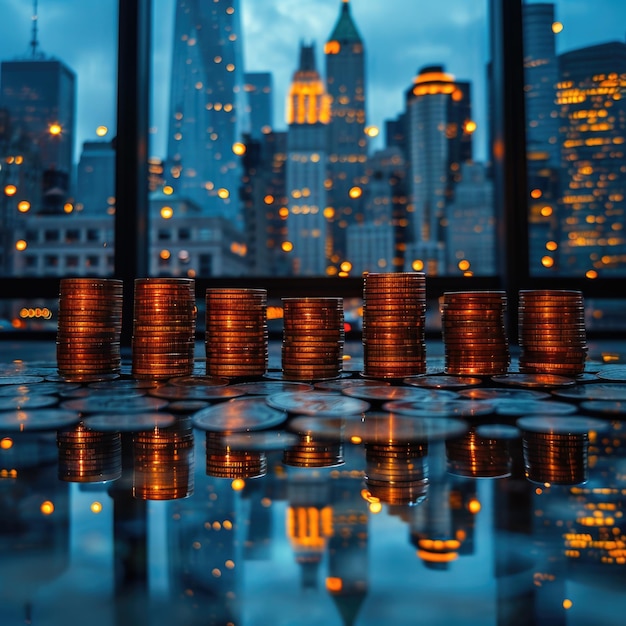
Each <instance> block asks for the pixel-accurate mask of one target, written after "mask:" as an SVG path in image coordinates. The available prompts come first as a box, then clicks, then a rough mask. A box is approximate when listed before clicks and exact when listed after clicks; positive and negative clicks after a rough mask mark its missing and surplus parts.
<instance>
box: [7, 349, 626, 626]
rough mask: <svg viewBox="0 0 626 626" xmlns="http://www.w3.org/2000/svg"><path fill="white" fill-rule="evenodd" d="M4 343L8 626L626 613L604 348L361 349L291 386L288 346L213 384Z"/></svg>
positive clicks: (612, 370) (622, 387) (625, 535)
mask: <svg viewBox="0 0 626 626" xmlns="http://www.w3.org/2000/svg"><path fill="white" fill-rule="evenodd" d="M0 345H1V346H2V352H1V354H2V363H1V364H0V406H1V407H2V409H1V410H0V624H2V626H12V625H14V624H16V625H17V624H34V625H35V624H36V625H54V626H57V625H64V626H67V625H74V624H77V625H78V624H80V625H84V624H90V625H96V626H126V625H128V626H131V625H132V626H136V625H138V624H148V625H155V626H160V625H167V626H170V625H174V624H175V625H177V626H187V625H189V626H192V625H194V626H195V625H203V626H204V625H212V624H218V625H224V626H226V625H231V624H233V625H242V626H246V625H248V626H262V625H266V624H279V625H293V624H297V625H305V624H311V625H313V624H315V625H320V624H324V625H325V626H334V625H344V624H345V625H347V624H354V625H359V626H366V625H377V626H378V625H381V624H385V625H387V624H394V625H405V624H406V625H409V624H410V625H414V624H424V625H428V626H433V625H444V624H445V625H448V624H457V625H463V626H474V625H476V626H488V625H498V626H517V625H534V624H540V625H549V626H553V625H559V624H563V625H566V624H567V625H568V626H572V625H583V624H599V625H602V626H611V625H615V626H618V625H619V626H621V625H623V624H624V619H625V618H624V615H626V593H624V589H625V585H626V520H625V519H624V509H625V505H626V426H625V422H624V419H625V416H626V376H625V374H626V371H625V370H626V366H624V365H622V361H619V360H616V361H614V362H605V361H604V358H603V353H602V351H601V350H598V351H595V352H594V351H593V350H591V351H590V359H589V363H588V364H587V368H586V369H587V371H586V373H585V375H584V376H581V377H580V378H579V379H577V380H573V381H571V382H569V381H556V380H552V381H547V380H546V381H544V382H543V383H540V382H539V383H538V382H537V381H532V380H529V379H523V378H519V379H518V377H516V376H515V374H516V372H515V368H514V364H513V365H512V368H511V369H512V371H511V378H509V379H507V378H499V379H496V380H495V381H494V380H492V379H491V378H490V377H479V380H476V381H470V380H465V381H462V380H455V379H454V377H450V376H445V375H443V374H442V368H441V365H442V361H441V359H440V358H439V357H437V356H436V354H435V356H433V357H432V358H431V359H429V371H428V377H423V380H421V381H420V380H417V379H415V380H413V379H411V380H407V381H372V380H371V379H365V378H364V377H363V376H362V375H361V373H360V365H359V359H358V349H356V348H355V351H354V355H353V358H352V359H350V360H347V361H346V367H345V371H344V375H343V376H342V377H341V378H340V379H336V380H334V381H322V383H321V384H320V381H310V382H303V383H302V385H303V386H302V388H295V387H293V388H291V387H290V386H289V385H286V384H283V383H291V382H293V381H284V380H282V378H281V372H280V368H279V367H277V363H276V359H275V357H271V358H270V370H269V372H268V375H267V376H266V377H264V378H263V380H261V381H245V382H248V383H250V382H255V383H257V384H256V385H249V386H246V385H242V384H240V385H239V387H238V386H237V383H238V382H239V383H241V382H244V381H229V382H228V384H227V385H225V387H227V388H230V389H231V392H228V393H224V392H223V387H221V388H222V391H221V392H215V394H213V395H211V394H210V393H209V391H210V390H209V389H208V387H209V386H208V385H207V386H205V387H206V388H204V389H203V388H202V387H201V386H200V385H197V386H196V387H198V388H200V391H195V392H193V391H191V392H190V391H189V389H192V388H194V385H193V384H187V385H186V386H185V385H180V386H178V389H181V388H185V389H187V391H183V392H180V393H178V392H176V391H172V390H171V387H172V386H175V385H172V384H171V382H168V383H166V384H162V383H159V384H158V385H155V386H148V385H137V384H135V383H136V381H133V380H132V379H131V377H130V375H129V374H128V368H127V367H126V368H124V367H123V370H122V374H121V376H120V377H119V378H117V379H115V380H112V381H105V382H106V384H102V385H100V388H98V386H97V385H96V386H94V385H93V384H86V383H84V384H70V383H62V382H59V380H58V378H57V377H56V375H55V374H56V368H55V363H54V355H53V353H52V354H51V353H50V346H44V347H42V348H41V349H40V348H39V347H36V348H34V347H32V346H30V347H28V349H24V348H23V347H21V346H10V345H7V344H4V345H2V344H0ZM347 352H348V353H350V349H348V350H347ZM20 354H22V357H21V358H19V355H20ZM274 354H275V353H274ZM604 356H606V354H604ZM615 358H616V359H617V356H616V357H615ZM609 361H610V359H609ZM197 366H198V371H197V372H195V375H197V376H198V380H200V377H201V376H202V375H203V371H202V360H201V359H198V363H197ZM436 377H438V378H436ZM427 378H428V380H427ZM191 382H193V381H191ZM258 383H261V384H258ZM270 385H276V386H275V387H271V386H270ZM163 387H167V388H168V389H167V390H166V391H165V392H163V391H162V390H163ZM305 387H306V389H305ZM215 388H217V386H216V387H215ZM234 388H237V390H236V393H235V392H233V391H232V389H234ZM241 390H243V391H241ZM213 391H215V389H213ZM211 393H212V392H211ZM203 394H204V395H203ZM306 394H310V395H309V396H307V395H306ZM196 396H197V397H196ZM16 397H20V398H22V399H21V400H17V401H15V400H14V399H15V398H16ZM23 398H28V399H27V400H24V399H23ZM94 398H95V399H94ZM12 399H13V401H14V402H16V403H17V404H16V405H15V406H12V405H11V404H10V402H11V400H12ZM361 403H365V405H366V406H365V405H364V404H361Z"/></svg>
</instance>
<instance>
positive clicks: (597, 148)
mask: <svg viewBox="0 0 626 626" xmlns="http://www.w3.org/2000/svg"><path fill="white" fill-rule="evenodd" d="M559 65H560V77H561V80H560V82H559V84H558V89H557V103H558V105H559V108H560V116H561V117H560V119H561V129H562V144H561V147H562V162H563V171H562V180H563V184H562V194H563V195H562V208H561V215H560V223H561V231H562V240H561V242H560V244H559V248H560V255H559V259H560V272H561V273H562V274H565V275H570V274H575V275H581V274H584V275H587V276H588V277H590V278H593V277H595V276H597V275H613V276H616V275H621V276H623V275H624V274H625V268H626V235H625V233H624V223H625V213H626V183H625V176H626V152H625V149H624V141H625V137H626V43H623V42H621V41H615V42H609V43H604V44H599V45H595V46H589V47H586V48H580V49H578V50H572V51H570V52H566V53H564V54H561V55H560V56H559Z"/></svg>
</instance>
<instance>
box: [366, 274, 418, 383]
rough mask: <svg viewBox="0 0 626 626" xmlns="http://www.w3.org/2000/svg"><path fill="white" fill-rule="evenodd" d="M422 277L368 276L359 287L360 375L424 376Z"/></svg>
mask: <svg viewBox="0 0 626 626" xmlns="http://www.w3.org/2000/svg"><path fill="white" fill-rule="evenodd" d="M425 326H426V276H425V274H423V273H421V272H398V273H380V274H379V273H371V274H366V276H365V278H364V283H363V333H362V343H363V373H364V374H365V375H366V376H371V377H372V378H404V377H406V376H413V375H415V374H424V373H425V372H426V336H425Z"/></svg>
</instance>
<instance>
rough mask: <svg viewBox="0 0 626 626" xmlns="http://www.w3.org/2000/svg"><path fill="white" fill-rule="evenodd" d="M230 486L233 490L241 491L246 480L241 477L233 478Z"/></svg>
mask: <svg viewBox="0 0 626 626" xmlns="http://www.w3.org/2000/svg"><path fill="white" fill-rule="evenodd" d="M230 486H231V488H232V490H233V491H241V490H242V489H243V488H244V487H245V486H246V481H245V480H243V479H242V478H235V480H233V482H232V483H230Z"/></svg>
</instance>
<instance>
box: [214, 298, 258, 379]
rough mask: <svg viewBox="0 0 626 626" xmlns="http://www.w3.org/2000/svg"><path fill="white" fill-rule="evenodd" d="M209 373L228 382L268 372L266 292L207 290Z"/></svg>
mask: <svg viewBox="0 0 626 626" xmlns="http://www.w3.org/2000/svg"><path fill="white" fill-rule="evenodd" d="M205 301H206V334H205V353H206V373H207V374H208V375H209V376H219V377H225V378H237V377H244V378H245V377H258V376H263V375H264V374H265V373H266V372H267V364H268V348H267V345H268V331H267V291H266V290H265V289H207V290H206V294H205Z"/></svg>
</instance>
